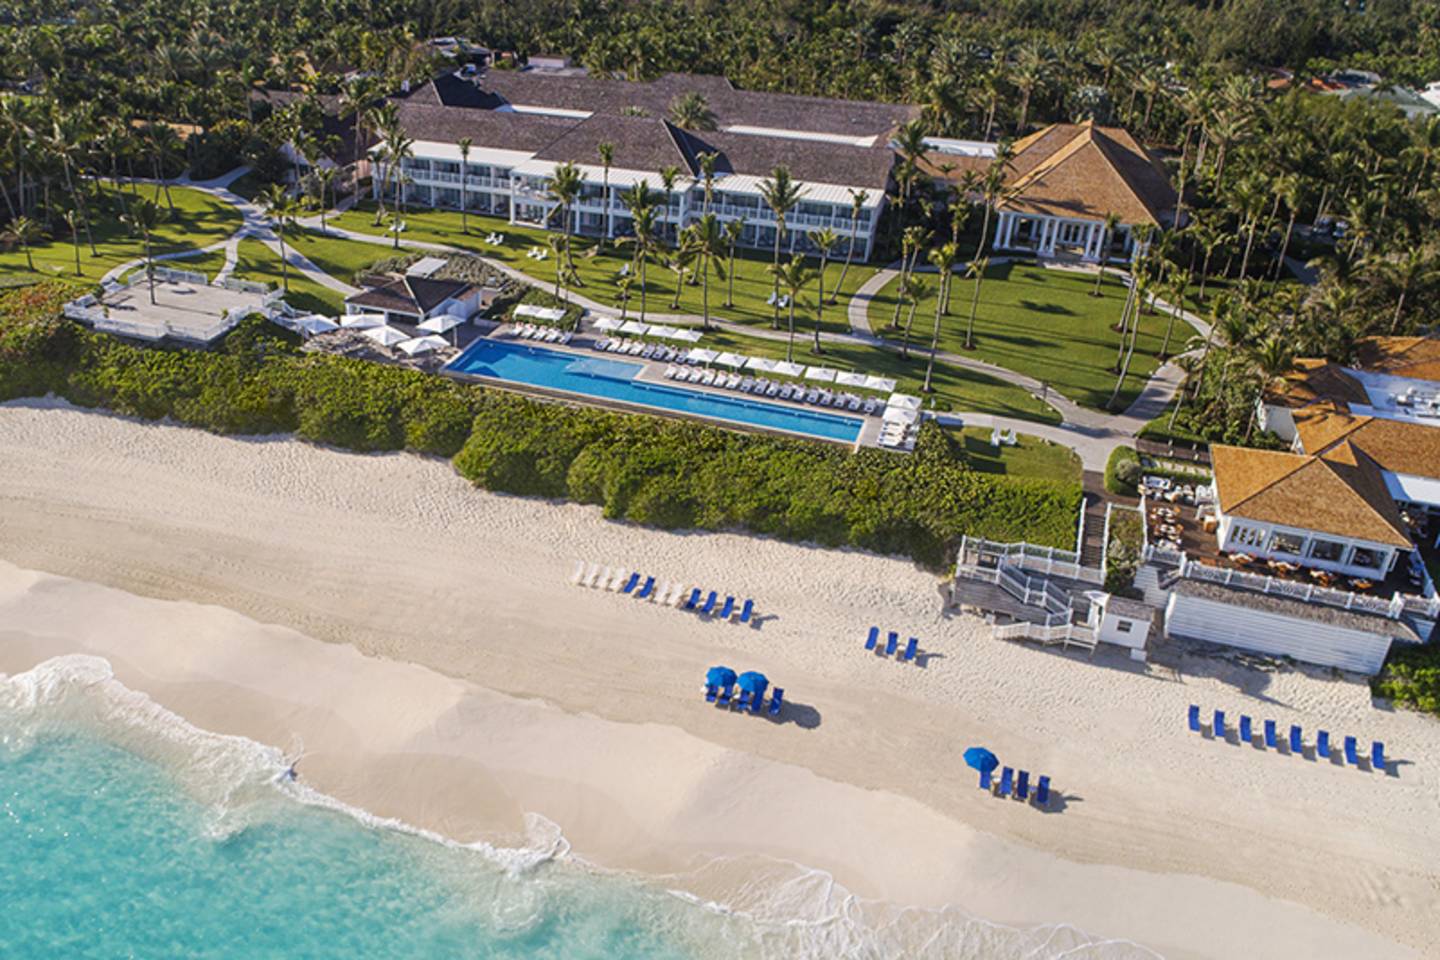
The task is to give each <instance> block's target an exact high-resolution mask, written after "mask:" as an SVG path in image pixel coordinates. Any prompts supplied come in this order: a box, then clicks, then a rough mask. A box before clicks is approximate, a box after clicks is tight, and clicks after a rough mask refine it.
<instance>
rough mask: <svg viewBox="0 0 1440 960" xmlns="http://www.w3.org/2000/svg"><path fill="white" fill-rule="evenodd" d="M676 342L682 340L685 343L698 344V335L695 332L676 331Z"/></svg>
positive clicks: (697, 332)
mask: <svg viewBox="0 0 1440 960" xmlns="http://www.w3.org/2000/svg"><path fill="white" fill-rule="evenodd" d="M675 339H676V340H684V341H685V342H686V343H699V342H700V333H699V331H697V330H676V331H675Z"/></svg>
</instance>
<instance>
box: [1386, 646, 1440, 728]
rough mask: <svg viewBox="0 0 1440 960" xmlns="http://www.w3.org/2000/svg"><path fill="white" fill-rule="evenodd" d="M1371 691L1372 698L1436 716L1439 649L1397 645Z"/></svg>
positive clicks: (1439, 701)
mask: <svg viewBox="0 0 1440 960" xmlns="http://www.w3.org/2000/svg"><path fill="white" fill-rule="evenodd" d="M1371 687H1372V688H1373V689H1374V691H1375V694H1376V696H1381V697H1385V698H1387V699H1390V700H1393V701H1395V702H1396V703H1398V704H1402V705H1403V706H1407V707H1413V708H1414V709H1416V710H1424V711H1425V712H1427V713H1434V714H1437V715H1440V647H1437V646H1436V645H1435V644H1433V643H1428V644H1425V645H1424V646H1412V645H1408V644H1407V645H1405V646H1400V645H1398V644H1397V645H1396V646H1394V647H1392V648H1391V650H1390V656H1389V657H1388V658H1387V659H1386V661H1385V669H1384V670H1383V671H1381V673H1380V675H1379V676H1377V677H1376V678H1375V679H1374V680H1372V681H1371Z"/></svg>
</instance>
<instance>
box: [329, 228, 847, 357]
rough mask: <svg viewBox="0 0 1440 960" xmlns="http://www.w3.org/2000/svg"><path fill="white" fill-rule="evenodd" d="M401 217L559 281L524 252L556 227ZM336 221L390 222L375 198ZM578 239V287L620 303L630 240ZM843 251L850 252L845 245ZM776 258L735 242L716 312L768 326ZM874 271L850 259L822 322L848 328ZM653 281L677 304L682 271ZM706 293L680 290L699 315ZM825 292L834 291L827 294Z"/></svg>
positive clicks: (423, 232) (656, 309)
mask: <svg viewBox="0 0 1440 960" xmlns="http://www.w3.org/2000/svg"><path fill="white" fill-rule="evenodd" d="M402 219H403V220H404V222H405V231H404V232H403V233H402V234H401V239H402V240H416V241H424V242H430V243H444V244H448V245H450V246H454V247H462V248H464V249H467V250H470V251H473V252H475V253H478V254H481V255H482V256H486V257H490V258H492V259H495V260H500V261H503V262H504V263H506V264H508V265H509V266H511V267H514V268H515V269H517V270H520V271H523V272H524V273H527V274H529V275H530V276H532V277H535V278H536V279H538V280H541V281H543V282H545V283H547V284H553V283H554V281H555V260H554V258H553V257H552V258H550V259H548V260H545V261H543V262H538V261H535V260H532V259H530V258H529V257H527V256H526V255H525V254H526V252H527V251H529V250H531V249H532V248H534V247H537V246H538V247H541V248H545V247H546V245H547V244H548V242H549V238H550V237H553V236H555V234H554V233H552V232H549V231H545V230H535V229H530V228H526V227H517V226H512V225H511V224H509V223H506V222H505V221H504V220H501V219H498V218H496V217H482V216H476V215H471V216H470V217H469V227H470V232H469V233H468V234H465V233H461V232H460V214H458V213H454V212H451V211H448V210H417V211H413V212H410V213H407V214H405V215H404V217H403V218H402ZM331 222H333V223H336V224H338V225H340V226H343V227H344V228H346V229H348V230H355V231H357V232H363V233H370V234H376V235H381V234H384V233H385V226H384V225H381V226H378V227H377V226H375V225H374V207H373V206H368V205H367V206H365V207H361V208H356V209H355V210H351V211H347V212H346V213H344V214H341V215H340V216H339V217H336V218H333V219H332V221H331ZM492 231H494V232H496V233H500V234H503V235H504V237H505V240H504V242H503V243H500V244H489V243H486V242H485V241H484V237H485V235H486V234H488V233H490V232H492ZM572 242H573V244H574V247H573V249H574V252H575V265H576V267H577V268H578V270H579V272H580V279H581V281H582V282H583V286H581V287H579V288H577V291H576V292H577V293H579V294H580V295H582V296H585V297H589V298H590V299H592V300H597V301H599V302H600V303H605V304H609V305H611V306H616V307H618V306H619V305H620V292H621V291H620V288H619V286H618V284H617V280H618V279H619V272H620V269H621V267H622V266H624V265H625V264H626V263H629V262H630V249H629V248H627V247H619V248H617V247H616V246H614V245H613V244H611V243H606V245H605V252H604V253H603V254H599V255H595V256H591V255H590V253H591V252H592V250H593V249H594V247H595V244H596V242H595V241H594V240H589V239H582V238H578V237H577V238H575V239H574V240H573V241H572ZM839 252H840V254H841V258H842V259H843V254H844V248H843V246H842V247H841V248H840V250H839ZM782 259H783V255H782ZM770 263H771V258H770V257H769V256H767V255H765V254H763V253H759V252H757V251H753V250H736V254H735V306H733V307H726V306H724V303H725V288H726V282H725V281H722V280H720V279H719V278H718V277H715V276H714V275H713V274H712V276H711V280H710V311H711V316H712V317H715V318H718V319H722V320H731V321H735V322H737V323H746V324H754V325H763V326H767V327H768V326H769V325H770V320H771V316H772V312H773V311H772V309H771V307H770V306H769V305H768V304H767V303H766V298H768V297H769V296H770V293H771V290H772V280H771V277H770V275H769V273H768V272H767V268H768V267H769V265H770ZM809 263H810V266H811V267H812V269H813V268H815V267H817V266H818V265H819V261H818V260H816V259H815V258H813V257H812V258H810V261H809ZM874 272H875V267H873V266H871V265H868V264H860V263H856V264H854V265H853V266H851V268H850V272H849V273H848V274H847V275H846V278H845V289H844V290H842V291H840V296H839V302H837V303H836V304H834V305H833V306H832V305H828V304H827V305H826V307H825V310H824V312H823V317H822V329H824V330H828V331H831V332H835V333H846V332H848V331H849V329H850V327H849V323H848V322H847V321H846V319H845V304H846V301H848V299H849V294H851V293H853V292H854V291H855V290H856V289H858V288H859V287H860V285H861V284H862V283H864V282H865V281H866V280H867V279H869V277H870V276H871V275H872V274H873V273H874ZM839 278H840V264H839V263H836V262H834V261H832V262H831V263H830V265H829V266H827V267H826V270H825V280H826V284H827V290H828V285H829V284H833V283H835V282H836V281H838V280H839ZM646 283H647V287H648V290H647V294H646V310H647V313H673V312H676V311H675V310H674V309H672V308H671V306H670V304H671V302H672V297H673V295H674V292H675V274H674V273H673V272H672V271H670V270H668V269H666V268H665V267H664V266H662V265H660V264H659V263H655V262H651V263H650V265H649V267H648V269H647V276H646ZM701 297H702V289H701V285H699V284H696V285H694V286H691V285H688V284H687V285H685V286H684V287H683V288H682V290H681V293H680V306H679V308H678V311H679V312H681V313H688V314H694V315H697V316H698V315H700V314H701ZM826 299H827V300H828V299H829V295H828V294H827V296H826ZM815 300H816V288H815V286H814V284H813V282H812V284H811V286H810V287H809V291H808V293H807V294H802V302H805V303H808V304H809V306H808V308H807V310H806V311H805V312H804V315H803V317H802V316H800V315H799V313H797V317H796V326H801V327H804V328H805V329H807V330H811V329H814V326H815V311H814V303H815ZM639 311H640V288H639V283H638V281H637V282H636V283H635V285H634V286H632V287H631V289H630V312H631V313H634V314H637V315H638V313H639ZM784 322H785V317H784V316H783V315H782V317H781V323H782V324H783V323H784Z"/></svg>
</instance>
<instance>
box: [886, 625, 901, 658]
mask: <svg viewBox="0 0 1440 960" xmlns="http://www.w3.org/2000/svg"><path fill="white" fill-rule="evenodd" d="M899 645H900V634H898V633H896V632H895V631H894V630H891V631H890V636H888V637H886V638H885V656H887V657H893V656H895V648H896V647H898V646H899Z"/></svg>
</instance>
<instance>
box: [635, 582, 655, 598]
mask: <svg viewBox="0 0 1440 960" xmlns="http://www.w3.org/2000/svg"><path fill="white" fill-rule="evenodd" d="M654 592H655V578H654V577H646V578H645V586H643V587H641V588H640V592H639V593H637V594H635V596H637V597H639V598H640V599H641V600H644V599H645V598H646V597H648V596H650V594H652V593H654Z"/></svg>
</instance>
